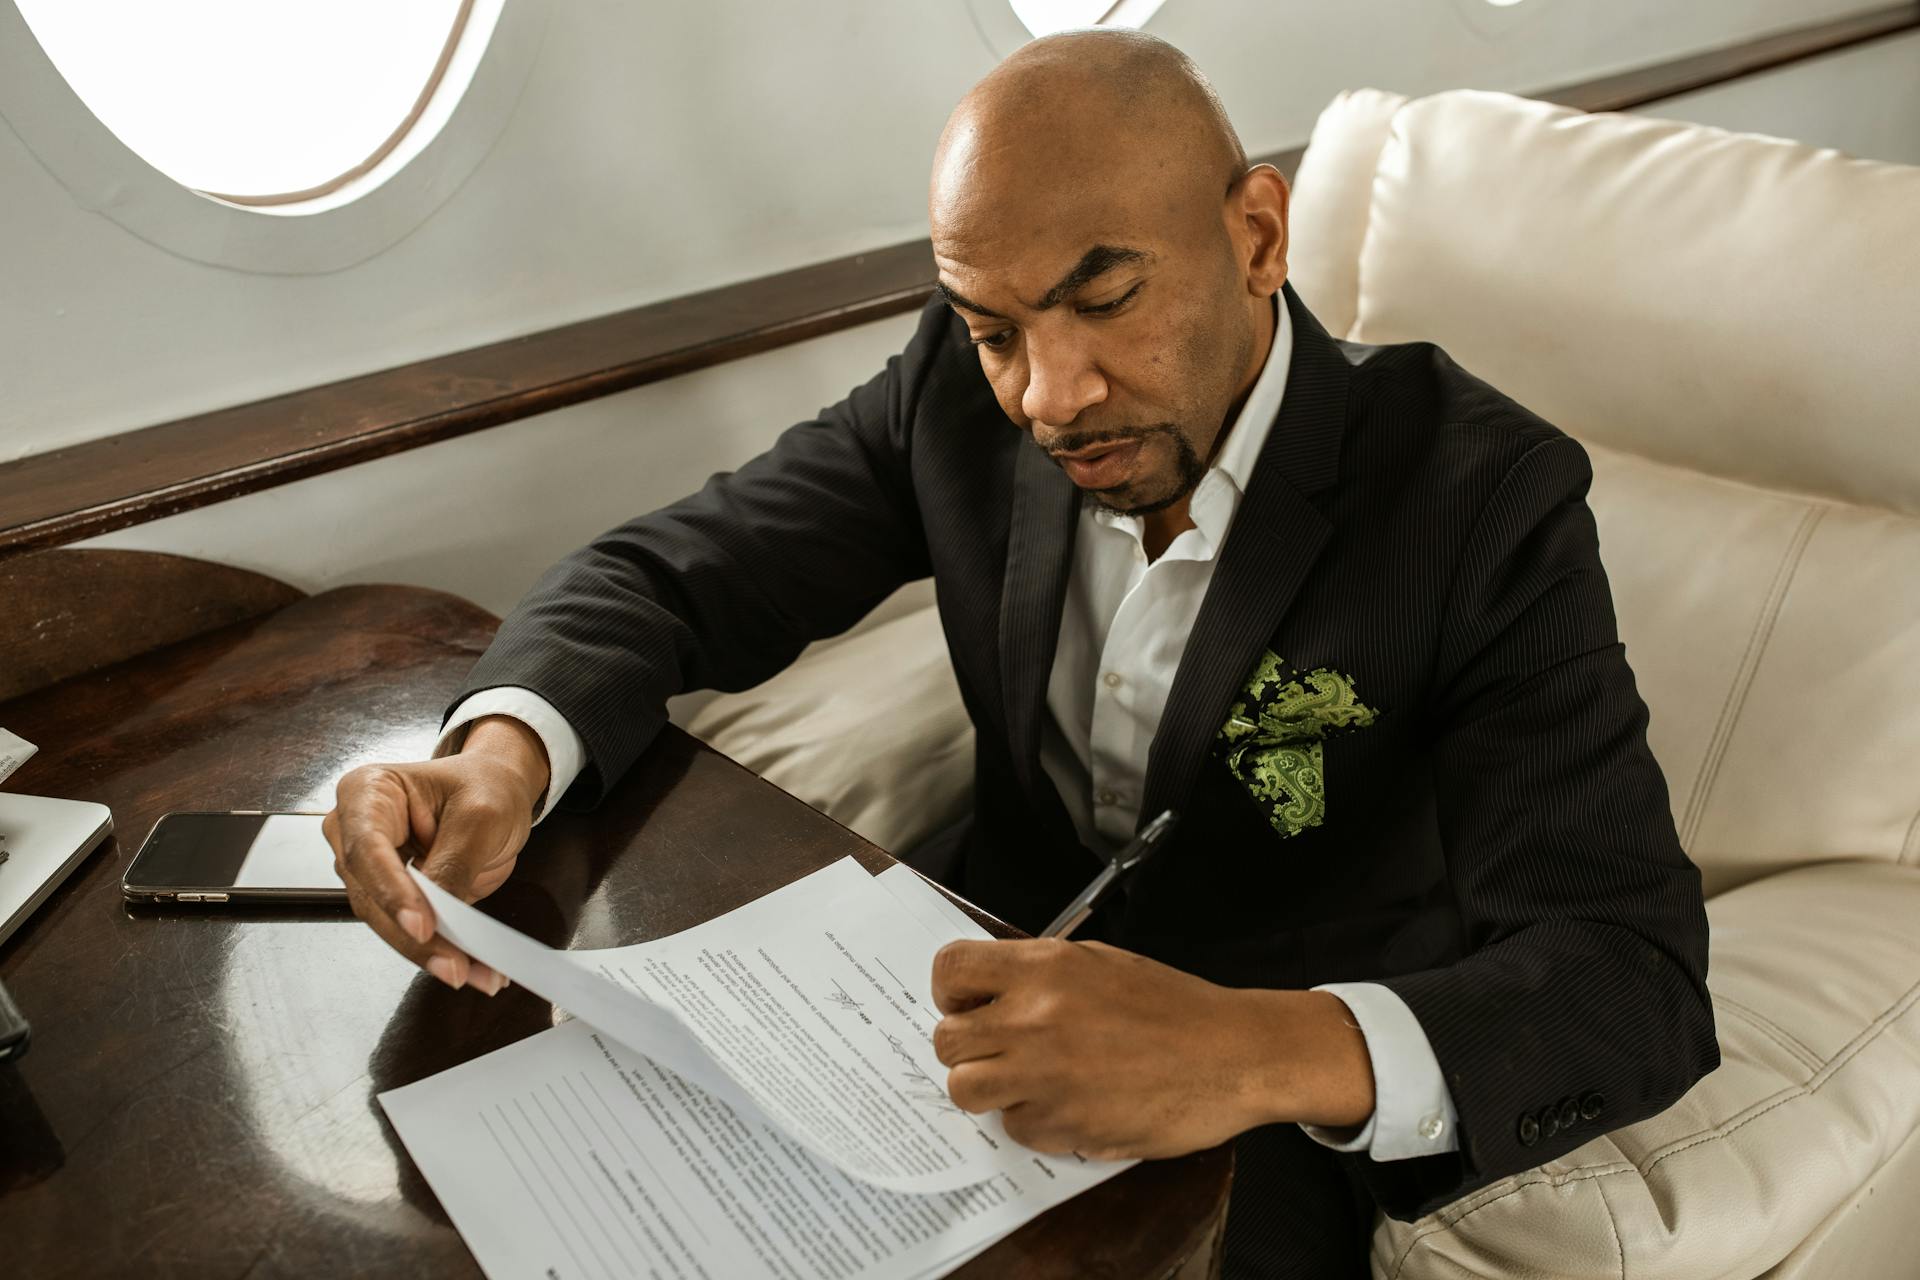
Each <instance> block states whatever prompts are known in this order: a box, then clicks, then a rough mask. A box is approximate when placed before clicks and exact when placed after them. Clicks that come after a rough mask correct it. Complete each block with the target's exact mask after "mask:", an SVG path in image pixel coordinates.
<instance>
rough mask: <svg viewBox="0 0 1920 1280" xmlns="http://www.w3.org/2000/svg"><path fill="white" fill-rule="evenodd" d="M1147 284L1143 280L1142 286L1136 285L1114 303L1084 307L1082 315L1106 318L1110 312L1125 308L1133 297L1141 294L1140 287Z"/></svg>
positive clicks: (1081, 310) (1081, 309) (1081, 311)
mask: <svg viewBox="0 0 1920 1280" xmlns="http://www.w3.org/2000/svg"><path fill="white" fill-rule="evenodd" d="M1145 283H1146V281H1145V280H1142V281H1141V282H1140V284H1136V285H1135V286H1133V288H1131V289H1129V290H1127V291H1126V292H1125V293H1123V294H1121V295H1120V296H1119V297H1117V298H1115V299H1114V300H1113V301H1112V302H1102V303H1100V304H1099V305H1098V306H1093V307H1082V308H1080V314H1081V315H1083V316H1104V315H1107V314H1109V313H1110V312H1114V311H1118V310H1119V309H1120V308H1121V307H1124V306H1125V305H1126V304H1127V303H1128V302H1130V301H1132V299H1133V295H1134V294H1136V293H1138V292H1140V285H1141V284H1145Z"/></svg>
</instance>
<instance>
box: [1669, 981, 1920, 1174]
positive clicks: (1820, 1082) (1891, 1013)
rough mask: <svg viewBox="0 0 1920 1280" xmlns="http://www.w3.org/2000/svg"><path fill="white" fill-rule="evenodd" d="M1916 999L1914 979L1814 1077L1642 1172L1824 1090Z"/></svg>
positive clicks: (1919, 985) (1918, 987)
mask: <svg viewBox="0 0 1920 1280" xmlns="http://www.w3.org/2000/svg"><path fill="white" fill-rule="evenodd" d="M1917 999H1920V982H1916V983H1914V985H1913V986H1911V987H1908V988H1907V992H1906V994H1905V995H1904V996H1902V997H1901V998H1900V999H1899V1000H1897V1001H1896V1002H1895V1003H1894V1004H1893V1006H1892V1007H1891V1008H1889V1009H1888V1010H1887V1011H1886V1012H1885V1013H1883V1014H1881V1015H1880V1016H1879V1017H1877V1018H1875V1019H1874V1020H1873V1021H1872V1022H1870V1023H1868V1024H1867V1025H1866V1026H1865V1027H1863V1028H1861V1030H1860V1034H1859V1035H1857V1036H1855V1037H1854V1038H1853V1039H1852V1040H1851V1041H1849V1042H1848V1043H1847V1045H1846V1047H1844V1048H1843V1049H1841V1050H1840V1052H1839V1053H1836V1054H1835V1055H1834V1056H1833V1059H1832V1061H1830V1062H1829V1063H1827V1065H1826V1066H1824V1067H1822V1068H1821V1069H1820V1070H1819V1071H1816V1072H1815V1073H1814V1074H1813V1077H1812V1078H1811V1079H1809V1080H1808V1081H1807V1083H1806V1084H1804V1085H1795V1086H1793V1087H1792V1088H1790V1089H1788V1090H1786V1091H1785V1092H1783V1093H1782V1094H1780V1095H1779V1096H1778V1097H1776V1098H1775V1099H1774V1100H1773V1101H1772V1102H1769V1103H1767V1104H1766V1105H1765V1106H1762V1107H1761V1108H1760V1109H1759V1110H1757V1111H1753V1112H1750V1113H1749V1114H1747V1115H1745V1116H1742V1117H1741V1118H1740V1119H1739V1120H1738V1121H1736V1122H1735V1123H1733V1124H1731V1125H1728V1126H1726V1127H1721V1126H1718V1125H1716V1126H1715V1127H1714V1128H1712V1129H1703V1130H1701V1131H1700V1132H1699V1133H1697V1134H1695V1135H1694V1136H1693V1137H1692V1138H1691V1139H1689V1140H1688V1141H1686V1142H1685V1143H1684V1144H1683V1145H1681V1146H1678V1147H1669V1148H1668V1149H1667V1150H1665V1151H1663V1152H1661V1153H1660V1154H1659V1155H1657V1156H1655V1157H1654V1158H1653V1159H1652V1160H1651V1161H1649V1162H1648V1163H1647V1167H1646V1168H1644V1169H1642V1170H1641V1171H1640V1174H1641V1176H1642V1177H1646V1176H1647V1175H1649V1174H1651V1173H1652V1172H1653V1171H1654V1170H1655V1169H1656V1168H1658V1167H1659V1165H1660V1162H1661V1161H1662V1160H1665V1159H1666V1158H1667V1157H1668V1156H1677V1155H1679V1154H1680V1153H1681V1152H1682V1151H1691V1150H1692V1149H1693V1148H1695V1147H1697V1146H1699V1145H1700V1144H1701V1143H1704V1142H1713V1141H1715V1140H1716V1139H1719V1138H1724V1137H1727V1136H1728V1135H1730V1134H1733V1133H1737V1132H1739V1131H1740V1130H1741V1129H1744V1128H1745V1127H1746V1126H1748V1125H1749V1124H1752V1123H1753V1122H1754V1121H1755V1120H1758V1119H1759V1118H1760V1117H1761V1116H1764V1115H1766V1114H1767V1113H1768V1112H1769V1111H1772V1110H1774V1109H1775V1108H1777V1107H1782V1106H1785V1105H1786V1104H1787V1103H1789V1102H1791V1101H1793V1100H1794V1099H1795V1098H1800V1097H1805V1096H1807V1095H1809V1094H1814V1093H1818V1092H1819V1091H1820V1090H1821V1088H1822V1087H1823V1086H1825V1084H1826V1083H1827V1081H1829V1080H1831V1079H1833V1077H1834V1076H1836V1075H1838V1074H1839V1072H1840V1068H1842V1067H1844V1066H1846V1065H1847V1063H1849V1062H1851V1061H1853V1059H1854V1058H1855V1057H1857V1056H1858V1055H1859V1053H1860V1051H1861V1050H1863V1049H1865V1048H1866V1047H1867V1046H1868V1045H1870V1044H1872V1043H1873V1042H1874V1041H1875V1040H1878V1039H1879V1038H1880V1035H1881V1033H1882V1032H1884V1031H1885V1030H1886V1029H1887V1028H1888V1027H1890V1026H1892V1025H1893V1023H1894V1022H1895V1021H1896V1020H1897V1019H1898V1018H1900V1017H1901V1016H1902V1015H1903V1014H1905V1013H1906V1012H1907V1010H1908V1009H1910V1008H1912V1007H1913V1004H1914V1002H1915V1001H1916V1000H1917Z"/></svg>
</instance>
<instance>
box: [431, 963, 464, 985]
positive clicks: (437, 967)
mask: <svg viewBox="0 0 1920 1280" xmlns="http://www.w3.org/2000/svg"><path fill="white" fill-rule="evenodd" d="M427 972H428V973H430V974H432V975H433V976H434V977H436V978H438V979H440V981H442V982H444V983H446V984H447V985H448V986H450V987H452V988H453V989H454V990H455V991H458V990H459V989H460V986H461V982H460V975H459V973H458V972H457V971H456V970H455V969H454V967H453V961H451V960H449V959H447V957H445V956H428V957H427Z"/></svg>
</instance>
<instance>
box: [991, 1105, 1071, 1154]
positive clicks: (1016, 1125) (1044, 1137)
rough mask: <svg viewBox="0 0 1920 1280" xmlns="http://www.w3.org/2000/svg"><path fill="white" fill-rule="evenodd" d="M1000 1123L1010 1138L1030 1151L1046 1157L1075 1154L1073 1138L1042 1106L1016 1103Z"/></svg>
mask: <svg viewBox="0 0 1920 1280" xmlns="http://www.w3.org/2000/svg"><path fill="white" fill-rule="evenodd" d="M1000 1120H1001V1124H1002V1125H1003V1126H1004V1127H1005V1128H1006V1131H1007V1136H1008V1137H1009V1138H1012V1139H1013V1140H1014V1141H1015V1142H1017V1143H1019V1144H1020V1145H1021V1146H1023V1147H1025V1148H1027V1149H1028V1150H1030V1151H1038V1152H1039V1153H1040V1154H1041V1155H1045V1156H1064V1155H1068V1154H1071V1153H1072V1151H1073V1147H1074V1139H1073V1135H1072V1134H1071V1133H1069V1132H1067V1130H1066V1128H1065V1127H1064V1126H1063V1125H1061V1124H1060V1123H1059V1122H1058V1120H1057V1119H1055V1117H1054V1116H1053V1115H1052V1113H1051V1111H1050V1110H1049V1109H1048V1108H1046V1107H1043V1106H1041V1105H1040V1104H1038V1103H1033V1102H1017V1103H1014V1104H1013V1105H1012V1106H1009V1107H1007V1108H1005V1109H1004V1110H1003V1111H1002V1113H1001V1117H1000Z"/></svg>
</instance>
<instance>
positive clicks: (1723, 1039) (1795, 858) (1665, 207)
mask: <svg viewBox="0 0 1920 1280" xmlns="http://www.w3.org/2000/svg"><path fill="white" fill-rule="evenodd" d="M1297 185H1298V194H1297V198H1296V201H1295V205H1294V216H1293V244H1294V247H1295V249H1294V263H1293V278H1294V282H1295V284H1296V286H1297V287H1298V288H1299V290H1300V292H1301V294H1302V296H1303V297H1304V298H1305V300H1306V301H1307V303H1308V305H1309V306H1311V307H1312V308H1313V309H1314V311H1315V313H1316V314H1317V315H1318V316H1319V318H1320V319H1321V321H1322V322H1323V323H1325V324H1326V325H1327V327H1328V329H1329V331H1331V332H1332V333H1333V334H1334V335H1335V336H1339V337H1347V338H1350V339H1353V340H1356V341H1361V342H1400V341H1411V340H1429V341H1433V342H1437V343H1438V344H1440V345H1441V346H1443V347H1445V348H1446V349H1447V350H1448V352H1449V353H1450V354H1451V355H1452V356H1453V357H1454V358H1455V359H1456V360H1458V361H1459V362H1460V363H1461V364H1462V365H1464V366H1465V367H1467V368H1468V369H1471V370H1472V371H1474V372H1475V373H1478V374H1480V375H1481V376H1483V377H1485V378H1486V379H1487V380H1488V381H1490V382H1491V383H1493V385H1495V386H1497V387H1499V388H1500V389H1501V390H1503V391H1505V392H1507V393H1508V394H1510V395H1512V396H1514V397H1515V398H1516V399H1519V400H1520V401H1521V402H1522V403H1524V404H1527V405H1528V406H1529V407H1530V408H1532V409H1534V410H1535V411H1536V412H1538V413H1540V414H1541V415H1542V416H1543V417H1545V418H1546V419H1547V420H1548V421H1551V422H1553V423H1555V424H1556V425H1558V426H1560V427H1561V428H1562V429H1564V430H1566V431H1568V432H1569V433H1571V434H1573V435H1574V436H1576V437H1578V438H1579V439H1581V440H1582V441H1583V442H1584V443H1585V444H1586V446H1587V448H1588V452H1589V455H1590V456H1591V458H1592V460H1593V466H1594V485H1593V491H1592V493H1591V495H1590V502H1591V505H1592V506H1593V509H1594V512H1595V515H1596V518H1597V520H1598V522H1599V526H1600V537H1601V554H1602V556H1603V558H1604V560H1605V562H1606V566H1607V571H1608V576H1609V578H1610V581H1611V583H1612V588H1613V595H1614V601H1615V606H1616V611H1617V613H1618V615H1619V622H1620V631H1621V636H1622V638H1623V639H1624V641H1625V642H1626V647H1627V657H1628V660H1629V662H1630V663H1631V664H1632V666H1633V668H1634V671H1635V674H1636V678H1637V680H1638V683H1639V687H1640V690H1641V693H1642V694H1643V696H1644V697H1645V698H1646V700H1647V703H1648V706H1649V708H1650V710H1651V717H1652V718H1651V723H1650V727H1649V730H1648V733H1649V739H1650V742H1651V744H1652V747H1653V750H1654V753H1655V755H1656V756H1657V757H1658V758H1659V760H1660V762H1661V765H1662V767H1663V769H1664V770H1665V772H1666V775H1667V780H1668V785H1669V789H1670V791H1671V793H1672V803H1673V811H1674V821H1675V825H1676V827H1677V828H1678V830H1679V833H1680V837H1681V841H1682V843H1683V844H1684V845H1685V847H1686V848H1687V850H1688V852H1689V854H1690V855H1691V856H1692V857H1693V858H1694V860H1695V861H1696V862H1697V863H1699V864H1700V866H1701V869H1702V872H1703V875H1704V877H1705V883H1706V888H1707V892H1708V894H1709V902H1708V914H1709V916H1710V918H1711V920H1712V926H1713V937H1712V951H1711V959H1710V966H1709V970H1710V971H1709V974H1708V984H1709V986H1710V987H1711V989H1712V992H1713V997H1714V1005H1715V1014H1716V1021H1717V1024H1718V1028H1719V1035H1720V1044H1721V1053H1722V1058H1723V1061H1722V1065H1721V1066H1720V1068H1719V1069H1718V1070H1717V1071H1715V1072H1714V1073H1713V1074H1712V1075H1710V1076H1708V1077H1707V1078H1706V1079H1704V1080H1702V1081H1701V1082H1700V1083H1699V1084H1698V1085H1696V1086H1695V1087H1694V1088H1693V1089H1692V1090H1691V1091H1690V1092H1689V1093H1688V1094H1687V1095H1686V1096H1685V1097H1684V1098H1682V1099H1681V1100H1680V1102H1678V1103H1677V1104H1676V1105H1675V1106H1674V1107H1672V1108H1671V1109H1669V1110H1668V1111H1667V1112H1665V1113H1663V1114H1661V1115H1659V1116H1656V1117H1654V1118H1652V1119H1650V1120H1647V1121H1644V1122H1642V1123H1640V1124H1636V1125H1632V1126H1629V1127H1627V1128H1625V1129H1621V1130H1617V1131H1615V1132H1613V1133H1609V1134H1606V1135H1604V1136H1602V1137H1600V1138H1596V1139H1595V1140H1594V1141H1592V1142H1590V1143H1588V1144H1586V1145H1585V1146H1583V1147H1581V1148H1579V1149H1578V1150H1576V1151H1573V1152H1571V1153H1569V1154H1568V1155H1567V1156H1565V1157H1563V1158H1562V1159H1559V1160H1556V1161H1552V1162H1550V1163H1548V1164H1547V1165H1545V1166H1543V1167H1541V1168H1539V1169H1536V1170H1533V1171H1530V1172H1528V1173H1525V1174H1521V1175H1518V1176H1516V1177H1513V1178H1508V1179H1505V1180H1503V1181H1501V1182H1499V1183H1496V1184H1493V1185H1492V1186H1489V1187H1486V1188H1484V1189H1482V1190H1480V1191H1478V1192H1475V1193H1473V1194H1471V1195H1469V1196H1467V1197H1464V1198H1462V1199H1461V1200H1459V1201H1457V1202H1456V1203H1454V1204H1452V1205H1449V1206H1447V1207H1446V1208H1444V1209H1442V1210H1440V1211H1438V1212H1436V1213H1434V1214H1431V1215H1429V1216H1428V1217H1426V1218H1424V1219H1422V1220H1421V1221H1420V1222H1417V1223H1411V1224H1409V1223H1399V1222H1394V1221H1391V1220H1387V1219H1382V1221H1381V1223H1380V1224H1379V1226H1378V1229H1377V1230H1376V1232H1375V1236H1374V1250H1373V1267H1374V1274H1375V1275H1376V1276H1380V1277H1387V1278H1394V1280H1415V1278H1419V1277H1468V1276H1473V1277H1540V1278H1542V1280H1545V1278H1547V1277H1553V1278H1556V1280H1568V1278H1578V1277H1587V1276H1594V1277H1603V1276H1604V1277H1613V1278H1617V1280H1656V1278H1660V1280H1666V1278H1669V1277H1670V1278H1673V1280H1696V1278H1697V1280H1705V1278H1706V1277H1729V1278H1745V1277H1756V1276H1762V1275H1764V1276H1766V1277H1767V1278H1768V1280H1810V1278H1814V1277H1820V1278H1825V1277H1853V1276H1862V1277H1866V1276H1872V1277H1879V1276H1889V1277H1891V1276H1898V1275H1913V1274H1917V1273H1920V1266H1916V1263H1915V1259H1914V1247H1913V1243H1912V1242H1913V1241H1914V1240H1915V1239H1916V1238H1917V1237H1916V1229H1915V1224H1914V1222H1913V1220H1912V1219H1913V1210H1914V1209H1915V1207H1916V1206H1920V236H1916V234H1915V232H1916V230H1920V169H1914V168H1907V167H1903V166H1896V165H1885V164H1871V163H1867V162H1862V161H1857V160H1850V159H1847V158H1846V157H1843V156H1840V155H1838V154H1837V153H1834V152H1831V151H1815V150H1813V149H1810V148H1807V147H1802V146H1798V145H1795V144H1793V143H1789V142H1783V141H1780V140H1777V139H1768V138H1757V137H1751V136H1742V135H1735V134H1729V133H1725V132H1722V131H1719V130H1714V129H1708V128H1702V127H1698V126H1692V125H1685V124H1675V123H1671V122H1665V121H1658V120H1649V119H1644V118H1640V117H1633V116H1613V115H1592V116H1588V115H1581V114H1579V113H1576V112H1571V111H1566V110H1562V109H1558V108H1554V107H1551V106H1547V105H1544V104H1541V103H1537V102H1530V101H1526V100H1523V99H1518V98H1511V97H1507V96H1504V95H1498V94H1485V93H1467V92H1462V93H1448V94H1440V95H1436V96H1434V97H1431V98H1425V99H1420V100H1416V101H1407V100H1405V99H1402V98H1398V97H1394V96H1392V95H1388V94H1382V93H1377V92H1373V91H1359V92H1356V93H1351V94H1345V95H1342V96H1341V97H1340V98H1339V99H1337V100H1336V101H1335V102H1334V103H1333V105H1331V106H1330V107H1329V108H1328V109H1327V111H1326V113H1325V114H1324V115H1323V116H1322V117H1321V120H1320V123H1319V125H1318V126H1317V128H1316V130H1315V132H1314V135H1313V141H1312V143H1311V145H1310V146H1309V148H1308V151H1307V154H1306V159H1305V161H1304V163H1303V164H1302V167H1301V171H1300V175H1299V180H1298V184H1297ZM876 726H877V727H876ZM691 727H692V728H694V730H695V731H696V732H699V733H702V734H703V736H709V737H710V740H711V741H713V742H714V743H715V745H717V746H719V747H720V749H722V750H724V751H727V752H728V753H729V754H732V755H734V756H735V757H736V758H738V759H740V760H741V761H742V762H743V763H745V764H747V765H748V766H749V767H751V768H754V769H757V770H759V771H760V772H762V773H764V774H766V775H767V776H768V777H770V778H772V779H773V780H774V781H776V782H778V783H780V784H781V785H782V786H785V787H787V788H788V789H789V790H793V791H795V792H797V793H798V794H800V795H801V796H802V797H803V798H806V799H809V800H810V801H811V802H813V803H815V804H817V805H819V806H821V807H823V808H824V809H825V810H826V811H827V812H828V813H831V814H833V815H834V816H836V817H839V818H840V819H841V820H842V821H843V822H846V823H848V825H850V826H852V827H853V828H854V829H855V830H856V831H859V832H861V833H862V834H864V835H866V836H868V837H869V838H870V839H873V840H875V841H876V842H877V843H879V844H881V845H883V846H885V847H887V848H891V849H896V850H897V849H901V848H904V847H906V846H908V845H910V844H911V843H912V842H913V841H914V840H916V839H918V838H919V837H920V836H922V835H925V834H926V833H927V832H928V831H930V830H932V829H933V828H934V827H935V826H937V825H938V823H939V821H940V820H941V819H942V818H943V817H945V816H946V815H949V814H952V813H955V812H958V811H959V810H960V808H961V807H962V806H963V805H964V799H965V788H966V785H967V779H966V770H967V767H968V763H969V761H970V749H969V744H970V738H969V737H968V730H967V729H966V726H965V719H964V716H963V715H961V714H960V712H959V706H958V700H957V696H956V694H955V691H954V686H953V682H952V675H951V672H949V671H947V670H946V669H945V666H944V654H943V651H942V649H941V648H940V637H939V632H938V627H937V624H936V623H935V622H934V621H933V615H932V613H931V611H930V610H929V611H926V612H925V613H923V614H920V615H917V616H909V617H906V618H901V619H899V620H898V621H895V622H890V623H888V624H886V625H885V626H883V627H880V628H877V629H875V630H874V631H871V632H868V633H864V634H862V635H856V636H853V637H850V638H848V639H846V640H843V641H839V642H835V643H833V644H830V645H826V646H822V647H820V648H819V649H818V650H817V651H816V652H815V653H814V654H811V655H810V656H809V657H808V658H806V659H803V660H802V662H801V663H799V664H797V665H796V666H795V667H793V668H791V669H790V670H789V671H787V672H785V673H783V674H782V675H781V676H778V677H776V678H775V679H774V680H773V681H770V682H768V684H767V685H764V686H762V687H761V688H760V689H759V690H755V691H753V692H751V693H749V694H744V695H734V696H733V697H732V698H723V699H720V700H718V701H716V703H714V704H712V705H711V706H709V707H708V708H707V709H706V710H705V711H703V712H702V713H701V715H700V716H699V717H696V718H695V720H694V722H693V724H692V726H691ZM876 779H878V780H882V781H880V782H879V784H878V785H875V782H874V780H876ZM1650 1048H1653V1049H1655V1050H1657V1048H1658V1046H1650Z"/></svg>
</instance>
